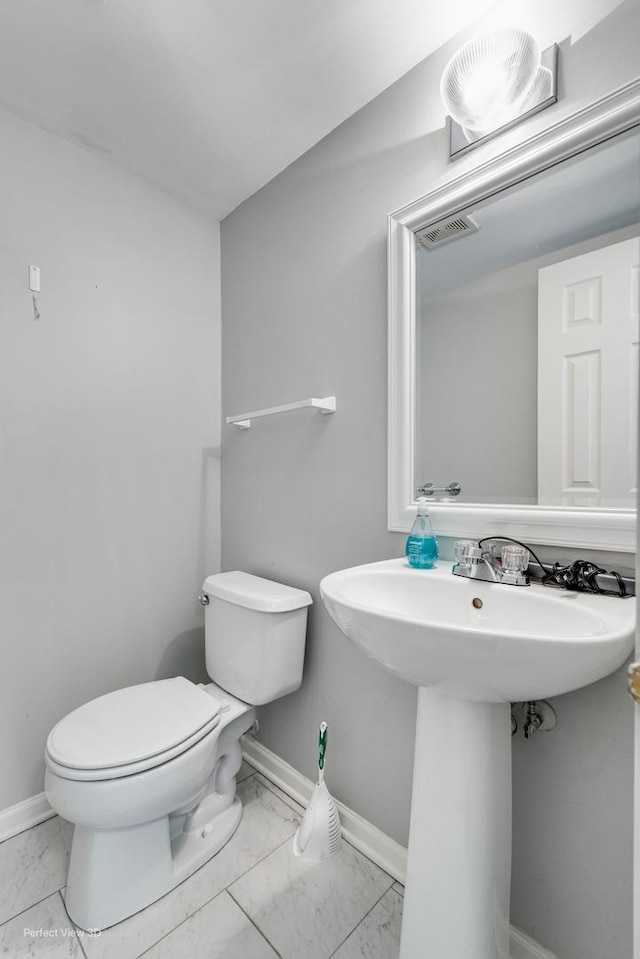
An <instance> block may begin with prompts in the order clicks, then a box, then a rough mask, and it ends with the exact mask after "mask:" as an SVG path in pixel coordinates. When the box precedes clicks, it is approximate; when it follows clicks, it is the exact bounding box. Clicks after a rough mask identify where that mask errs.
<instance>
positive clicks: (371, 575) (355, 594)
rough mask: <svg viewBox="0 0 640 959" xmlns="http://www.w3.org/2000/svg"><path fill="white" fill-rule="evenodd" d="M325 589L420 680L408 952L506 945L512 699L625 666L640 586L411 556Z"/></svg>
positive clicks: (333, 610) (385, 660)
mask: <svg viewBox="0 0 640 959" xmlns="http://www.w3.org/2000/svg"><path fill="white" fill-rule="evenodd" d="M320 592H321V594H322V598H323V600H324V603H325V605H326V607H327V609H328V610H329V613H330V614H331V617H332V618H333V620H334V622H335V623H336V625H337V626H338V627H339V628H340V630H341V631H342V632H343V633H344V635H345V636H346V637H347V638H348V639H350V640H351V641H352V642H353V643H355V645H356V646H359V647H360V648H361V649H362V650H363V651H364V652H365V653H367V655H369V656H371V657H372V658H373V659H375V660H377V661H378V662H379V663H380V664H381V665H382V666H383V667H384V668H385V669H387V670H389V672H391V673H393V674H394V675H395V676H399V677H400V678H401V679H405V680H407V681H408V682H410V683H414V684H415V685H417V686H418V687H419V688H418V708H417V717H416V745H415V755H414V764H413V792H412V800H411V827H410V832H409V855H408V862H407V876H406V885H405V897H404V907H403V914H402V935H401V941H400V959H424V957H425V956H433V957H438V959H445V957H446V959H509V891H510V880H511V818H512V808H511V716H510V703H511V702H520V701H527V700H534V699H542V698H546V697H548V696H556V695H558V694H559V693H565V692H569V691H570V690H574V689H579V688H580V687H581V686H586V685H588V684H589V683H593V682H595V681H596V680H597V679H602V678H603V677H604V676H607V675H608V674H609V673H612V672H613V671H614V670H615V669H617V668H618V667H619V666H621V665H622V664H623V663H624V661H625V659H626V657H627V656H628V654H629V653H630V652H631V648H632V644H633V634H634V628H635V602H634V600H631V599H620V598H618V597H608V596H598V595H587V594H584V593H570V592H565V591H561V590H555V589H552V588H550V587H543V586H536V585H533V586H528V587H523V586H507V585H504V584H496V583H485V582H479V581H477V580H469V579H463V578H462V577H459V576H454V575H453V574H452V573H451V565H450V564H449V563H445V562H439V563H438V564H437V566H436V568H435V569H431V570H416V569H412V568H411V567H410V566H409V565H408V563H407V562H406V560H404V559H394V560H388V561H386V562H383V563H372V564H370V565H367V566H355V567H353V568H352V569H345V570H341V571H340V572H337V573H331V574H330V575H329V576H326V577H325V578H324V579H323V580H322V582H321V583H320ZM539 735H544V734H543V733H540V734H539Z"/></svg>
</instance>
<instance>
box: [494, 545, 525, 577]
mask: <svg viewBox="0 0 640 959" xmlns="http://www.w3.org/2000/svg"><path fill="white" fill-rule="evenodd" d="M500 558H501V560H502V568H503V570H504V571H505V572H508V573H523V572H524V571H525V570H526V569H527V568H528V566H529V550H528V549H525V548H524V546H516V545H512V544H509V545H508V546H503V547H502V551H501V554H500Z"/></svg>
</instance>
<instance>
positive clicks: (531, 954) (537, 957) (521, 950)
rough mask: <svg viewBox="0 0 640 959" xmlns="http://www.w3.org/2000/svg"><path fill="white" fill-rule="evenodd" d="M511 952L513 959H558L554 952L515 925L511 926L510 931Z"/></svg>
mask: <svg viewBox="0 0 640 959" xmlns="http://www.w3.org/2000/svg"><path fill="white" fill-rule="evenodd" d="M509 952H510V955H511V959H557V956H554V954H553V953H552V952H549V950H548V949H545V948H543V946H541V945H539V943H537V942H536V941H535V940H534V939H531V938H530V937H529V936H527V935H526V934H525V933H524V932H522V930H521V929H517V928H516V927H515V926H511V932H510V933H509Z"/></svg>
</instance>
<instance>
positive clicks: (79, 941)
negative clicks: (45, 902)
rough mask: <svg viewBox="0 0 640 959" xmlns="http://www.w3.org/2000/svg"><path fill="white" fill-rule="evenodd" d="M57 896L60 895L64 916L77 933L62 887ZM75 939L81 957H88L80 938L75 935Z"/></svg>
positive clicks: (85, 958)
mask: <svg viewBox="0 0 640 959" xmlns="http://www.w3.org/2000/svg"><path fill="white" fill-rule="evenodd" d="M58 896H59V897H60V902H61V903H62V909H63V911H64V914H65V916H66V917H67V919H68V920H69V922H70V923H71V925H72V926H73V928H74V929H75V930H76V933H77V932H78V929H79V927H78V926H76V924H75V922H74V921H73V919H72V918H71V916H70V915H69V913H68V912H67V904H66V902H65V901H64V896H63V895H62V889H58ZM75 939H76V942H77V943H78V945H79V946H80V955H81V956H82V957H83V959H89V957H88V956H87V953H86V952H85V949H84V946H83V944H82V938H81V937H80V936H78V935H76V937H75Z"/></svg>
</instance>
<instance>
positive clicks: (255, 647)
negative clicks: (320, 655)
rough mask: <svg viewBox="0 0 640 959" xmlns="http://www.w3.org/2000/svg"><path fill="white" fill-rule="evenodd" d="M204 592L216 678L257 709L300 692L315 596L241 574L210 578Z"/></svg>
mask: <svg viewBox="0 0 640 959" xmlns="http://www.w3.org/2000/svg"><path fill="white" fill-rule="evenodd" d="M203 592H204V593H205V594H206V595H207V596H208V598H209V603H208V605H207V606H205V653H206V665H207V673H208V674H209V676H210V677H211V679H212V680H213V681H214V682H215V683H217V684H218V685H219V686H222V688H223V689H226V690H227V692H229V693H231V694H232V695H233V696H237V697H238V699H242V700H243V701H244V702H245V703H249V704H251V705H253V706H260V705H262V703H270V702H272V700H274V699H279V698H280V697H281V696H286V695H287V693H292V692H293V691H294V690H296V689H298V687H299V686H300V683H301V682H302V664H303V661H304V646H305V639H306V632H307V607H308V606H310V605H311V603H312V602H313V600H312V599H311V596H310V595H309V593H307V592H305V591H304V590H303V589H294V588H293V587H292V586H283V585H282V583H274V582H273V581H272V580H270V579H262V577H260V576H252V575H251V574H250V573H242V572H240V571H238V570H236V571H234V572H231V573H218V574H217V575H215V576H209V577H208V578H207V579H206V580H205V581H204V586H203Z"/></svg>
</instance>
